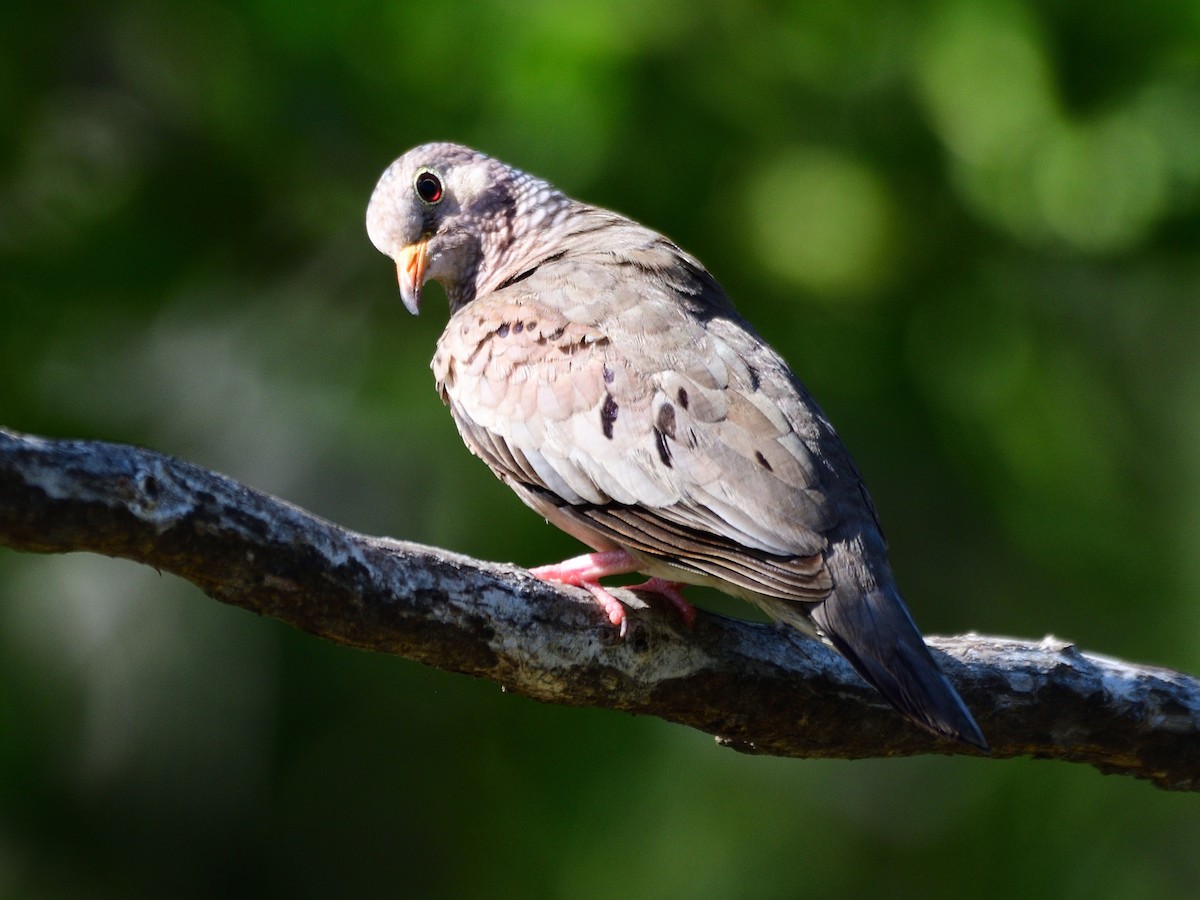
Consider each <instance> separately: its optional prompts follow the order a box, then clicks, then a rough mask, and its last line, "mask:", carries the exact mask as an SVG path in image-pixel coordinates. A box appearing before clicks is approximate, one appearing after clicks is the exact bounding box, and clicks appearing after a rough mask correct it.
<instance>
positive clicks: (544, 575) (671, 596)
mask: <svg viewBox="0 0 1200 900" xmlns="http://www.w3.org/2000/svg"><path fill="white" fill-rule="evenodd" d="M637 570H638V565H637V560H635V559H634V558H633V557H632V556H631V555H630V554H628V553H626V552H625V551H624V550H608V551H606V552H604V553H585V554H584V555H583V556H576V557H574V558H573V559H568V560H565V561H564V562H560V563H555V564H554V565H550V566H538V567H537V568H536V569H530V570H529V571H530V572H531V573H532V574H533V576H534V577H535V578H540V579H541V580H542V581H555V582H558V583H559V584H570V585H574V586H575V587H581V588H583V589H584V590H586V591H587V592H588V593H589V594H591V595H592V596H593V597H594V598H595V599H596V602H597V603H599V604H600V605H601V606H602V607H604V611H605V612H606V613H608V620H609V621H610V622H612V623H613V624H614V625H616V626H619V627H620V629H621V637H624V636H625V632H626V630H627V628H628V623H627V622H626V620H625V607H624V606H622V605H621V601H620V600H618V599H617V598H616V597H614V596H613V595H612V594H610V593H609V592H608V590H606V589H605V587H604V586H603V585H602V584H600V579H601V578H605V577H606V576H608V575H628V574H629V573H630V572H636V571H637ZM682 588H683V584H682V583H681V582H678V581H667V580H666V579H665V578H651V579H650V580H649V581H647V582H644V583H643V584H638V585H633V586H631V587H629V588H628V590H631V591H644V592H646V593H649V594H657V595H658V596H660V597H665V598H666V599H667V600H669V601H670V602H671V605H672V606H674V607H675V609H677V610H678V611H679V615H680V617H681V618H682V619H683V623H684V624H685V625H687V627H688V628H691V627H693V626H694V625H695V623H696V607H694V606H692V604H690V603H688V602H687V600H685V599H684V598H683V594H682V593H681V590H682Z"/></svg>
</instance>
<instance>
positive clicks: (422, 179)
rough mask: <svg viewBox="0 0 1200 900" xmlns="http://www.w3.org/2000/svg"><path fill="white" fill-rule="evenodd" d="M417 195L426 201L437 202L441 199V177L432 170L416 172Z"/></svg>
mask: <svg viewBox="0 0 1200 900" xmlns="http://www.w3.org/2000/svg"><path fill="white" fill-rule="evenodd" d="M416 188H417V196H418V197H420V198H421V199H422V200H423V201H424V202H426V203H437V202H438V201H439V200H441V199H442V194H443V193H444V192H443V190H442V179H440V178H438V177H437V176H436V175H434V174H433V173H432V172H418V173H417V183H416Z"/></svg>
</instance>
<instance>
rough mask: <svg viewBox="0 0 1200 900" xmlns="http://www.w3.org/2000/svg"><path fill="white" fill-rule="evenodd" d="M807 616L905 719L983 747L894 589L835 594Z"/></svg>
mask: <svg viewBox="0 0 1200 900" xmlns="http://www.w3.org/2000/svg"><path fill="white" fill-rule="evenodd" d="M812 617H813V620H814V621H815V622H816V623H817V625H818V626H820V628H821V631H822V632H824V634H825V636H826V637H827V638H829V640H830V642H831V643H832V644H833V646H834V647H836V648H837V649H838V651H839V652H840V653H841V654H842V655H843V656H845V657H846V659H848V660H849V661H850V663H851V665H853V666H854V668H855V669H857V670H858V673H859V674H860V675H862V677H863V678H865V679H866V680H867V681H869V682H870V683H871V684H873V685H874V686H875V687H876V688H878V689H879V692H880V693H881V694H883V696H884V697H886V698H887V700H888V702H889V703H891V704H892V705H893V706H894V707H896V709H898V710H899V711H900V712H902V713H903V714H904V715H905V716H907V717H908V718H910V719H912V721H913V722H915V723H916V724H918V725H920V726H921V727H923V728H925V729H927V730H929V731H932V732H933V733H934V734H938V735H942V736H944V737H949V738H955V739H957V740H960V741H965V742H966V743H968V744H971V745H973V746H975V747H978V748H979V749H980V750H984V751H986V750H987V749H988V745H987V740H986V739H985V738H984V736H983V732H981V731H980V730H979V726H978V725H977V724H975V719H974V717H973V716H972V715H971V713H970V711H969V710H968V709H967V707H966V704H964V703H963V701H962V698H961V697H959V696H958V692H957V691H955V690H954V688H953V687H952V686H951V685H950V682H949V681H948V680H947V679H946V676H945V675H943V674H942V670H941V669H940V668H938V664H937V663H936V662H934V659H933V656H931V655H930V653H929V648H928V647H926V646H925V641H924V639H923V638H922V637H921V633H920V632H919V631H918V630H917V626H916V623H914V622H913V620H912V616H911V615H909V612H908V608H907V607H906V606H905V605H904V601H903V600H901V599H900V595H899V593H898V592H897V591H896V590H895V588H892V587H883V588H877V589H876V590H874V591H871V592H868V593H864V594H857V595H853V596H850V597H844V596H841V595H840V594H838V593H836V592H835V593H834V594H831V595H830V596H829V597H828V598H827V599H826V600H825V601H824V602H823V603H821V605H820V606H818V607H817V608H816V609H814V610H813V611H812Z"/></svg>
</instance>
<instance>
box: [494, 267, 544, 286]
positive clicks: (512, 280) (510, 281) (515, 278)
mask: <svg viewBox="0 0 1200 900" xmlns="http://www.w3.org/2000/svg"><path fill="white" fill-rule="evenodd" d="M537 270H538V267H537V266H534V267H533V268H532V269H526V270H525V271H524V272H518V273H517V274H516V275H512V276H510V277H508V278H505V279H504V280H503V281H502V282H500V284H499V285H497V287H496V290H498V291H502V290H504V289H505V288H506V287H512V286H513V285H514V284H516V283H517V282H519V281H524V280H525V279H526V278H528V277H529V276H530V275H532V274H533V273H534V272H536V271H537Z"/></svg>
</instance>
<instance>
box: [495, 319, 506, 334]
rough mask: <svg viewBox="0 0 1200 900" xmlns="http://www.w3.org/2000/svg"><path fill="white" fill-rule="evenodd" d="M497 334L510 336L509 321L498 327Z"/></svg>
mask: <svg viewBox="0 0 1200 900" xmlns="http://www.w3.org/2000/svg"><path fill="white" fill-rule="evenodd" d="M496 334H497V335H499V336H500V337H508V323H507V322H505V323H504V324H503V325H501V326H500V327H499V328H497V329H496Z"/></svg>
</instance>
